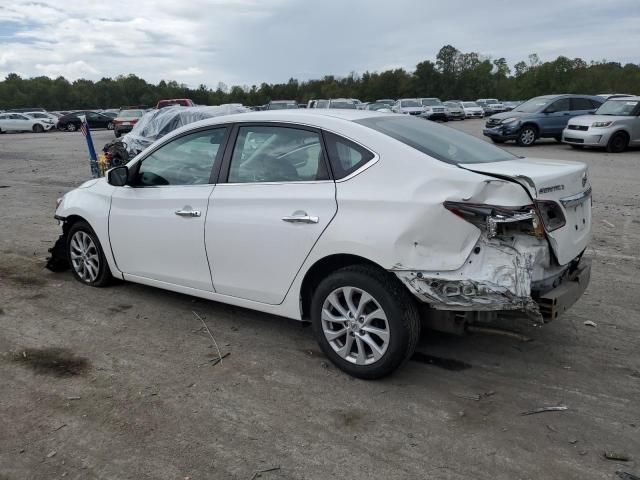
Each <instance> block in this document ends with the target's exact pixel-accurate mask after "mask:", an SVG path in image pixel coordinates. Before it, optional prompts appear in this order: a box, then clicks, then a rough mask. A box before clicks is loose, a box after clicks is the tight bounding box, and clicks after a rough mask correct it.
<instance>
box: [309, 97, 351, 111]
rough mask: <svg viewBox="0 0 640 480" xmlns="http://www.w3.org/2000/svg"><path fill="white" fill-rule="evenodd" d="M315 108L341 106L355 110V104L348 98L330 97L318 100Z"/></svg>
mask: <svg viewBox="0 0 640 480" xmlns="http://www.w3.org/2000/svg"><path fill="white" fill-rule="evenodd" d="M315 108H342V109H345V108H346V109H349V110H356V104H355V102H354V101H353V100H351V99H350V98H332V99H330V100H324V101H322V100H318V102H317V103H316V107H315Z"/></svg>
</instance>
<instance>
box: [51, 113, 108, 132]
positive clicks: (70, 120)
mask: <svg viewBox="0 0 640 480" xmlns="http://www.w3.org/2000/svg"><path fill="white" fill-rule="evenodd" d="M81 115H84V116H86V118H87V124H88V125H89V127H90V128H106V129H109V130H113V127H114V119H113V118H111V117H109V116H107V115H103V114H101V113H96V112H91V111H88V110H81V111H79V112H73V113H69V114H67V115H63V116H62V117H60V118H59V119H58V124H57V127H58V130H66V131H68V132H75V131H76V130H78V129H79V128H80V124H81V123H82V122H81V121H80V116H81Z"/></svg>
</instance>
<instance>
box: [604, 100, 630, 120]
mask: <svg viewBox="0 0 640 480" xmlns="http://www.w3.org/2000/svg"><path fill="white" fill-rule="evenodd" d="M637 106H638V101H637V100H607V101H606V102H604V103H603V104H602V106H601V107H600V108H599V109H598V110H596V115H622V116H628V117H630V116H632V115H633V114H634V111H635V110H636V107H637Z"/></svg>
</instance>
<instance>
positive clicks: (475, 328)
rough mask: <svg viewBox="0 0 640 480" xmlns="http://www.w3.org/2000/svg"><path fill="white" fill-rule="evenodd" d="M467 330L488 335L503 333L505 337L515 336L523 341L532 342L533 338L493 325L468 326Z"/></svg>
mask: <svg viewBox="0 0 640 480" xmlns="http://www.w3.org/2000/svg"><path fill="white" fill-rule="evenodd" d="M467 332H469V333H480V334H486V335H501V336H503V337H510V338H515V339H516V340H520V341H521V342H531V341H532V340H533V339H532V338H531V337H527V336H526V335H523V334H521V333H518V332H514V331H511V330H504V329H502V328H493V327H481V326H478V325H469V326H467Z"/></svg>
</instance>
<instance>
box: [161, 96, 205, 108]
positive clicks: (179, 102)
mask: <svg viewBox="0 0 640 480" xmlns="http://www.w3.org/2000/svg"><path fill="white" fill-rule="evenodd" d="M175 106H181V107H195V106H196V104H195V103H193V100H191V99H190V98H172V99H169V100H160V101H159V102H158V103H157V104H156V109H157V110H159V109H161V108H165V107H175Z"/></svg>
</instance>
